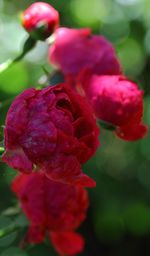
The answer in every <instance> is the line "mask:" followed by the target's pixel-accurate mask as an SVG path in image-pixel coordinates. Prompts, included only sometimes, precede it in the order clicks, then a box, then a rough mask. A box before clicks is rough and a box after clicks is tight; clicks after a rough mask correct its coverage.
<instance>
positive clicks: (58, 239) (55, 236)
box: [49, 231, 84, 256]
mask: <svg viewBox="0 0 150 256" xmlns="http://www.w3.org/2000/svg"><path fill="white" fill-rule="evenodd" d="M49 236H50V239H51V241H52V244H53V245H54V247H55V249H56V251H57V252H58V253H59V254H60V255H61V256H63V255H66V254H67V255H75V254H76V253H79V252H81V251H82V250H83V247H84V240H83V238H82V236H81V235H79V234H77V233H75V232H71V231H67V232H51V233H50V234H49Z"/></svg>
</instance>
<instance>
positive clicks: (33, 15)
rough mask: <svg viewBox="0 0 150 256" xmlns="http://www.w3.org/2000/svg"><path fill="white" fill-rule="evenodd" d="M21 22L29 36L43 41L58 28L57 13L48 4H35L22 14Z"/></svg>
mask: <svg viewBox="0 0 150 256" xmlns="http://www.w3.org/2000/svg"><path fill="white" fill-rule="evenodd" d="M21 21H22V25H23V27H24V28H25V29H26V31H27V32H28V33H30V34H31V36H33V37H34V38H35V39H38V40H45V39H46V38H48V37H49V36H50V35H51V34H52V33H53V32H54V31H55V29H56V28H57V27H58V26H59V13H58V12H57V11H56V10H55V9H54V8H53V7H52V6H51V5H49V4H48V3H44V2H36V3H33V4H32V5H30V6H29V8H28V9H26V10H25V11H24V12H23V14H22V16H21Z"/></svg>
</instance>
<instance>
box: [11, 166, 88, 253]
mask: <svg viewBox="0 0 150 256" xmlns="http://www.w3.org/2000/svg"><path fill="white" fill-rule="evenodd" d="M12 190H13V192H14V193H15V194H16V196H17V197H18V199H19V202H20V205H21V208H22V210H23V212H24V213H25V215H26V216H27V218H28V219H29V222H30V228H29V230H28V233H27V235H26V237H25V239H24V242H23V244H24V245H25V244H26V243H41V242H42V241H43V240H44V237H45V234H46V233H47V234H48V236H49V238H50V240H51V241H52V243H53V245H54V247H55V249H56V251H57V252H58V253H59V254H60V255H64V254H65V255H66V254H67V255H75V254H76V253H78V252H80V251H81V250H82V249H83V246H84V241H83V238H82V237H81V236H80V235H79V234H77V233H75V231H74V230H75V229H76V228H77V227H78V226H79V225H80V224H81V222H82V221H83V220H84V219H85V217H86V212H87V208H88V204H89V201H88V194H87V191H86V190H85V189H83V187H81V186H79V185H76V186H72V185H69V184H63V183H60V182H55V181H52V180H50V179H48V178H47V177H46V176H45V174H44V172H43V171H40V172H38V173H37V172H34V173H32V174H31V175H26V174H20V175H19V176H17V177H16V178H15V179H14V181H13V182H12Z"/></svg>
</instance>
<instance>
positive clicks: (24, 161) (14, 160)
mask: <svg viewBox="0 0 150 256" xmlns="http://www.w3.org/2000/svg"><path fill="white" fill-rule="evenodd" d="M2 160H3V161H4V162H5V163H7V164H8V165H9V166H10V167H12V168H14V169H16V170H19V171H21V172H24V173H31V172H32V167H33V165H32V162H30V160H29V158H28V157H27V155H25V153H24V151H23V149H21V148H16V149H13V150H6V151H5V153H4V154H3V156H2Z"/></svg>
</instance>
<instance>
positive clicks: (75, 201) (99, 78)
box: [2, 2, 147, 255]
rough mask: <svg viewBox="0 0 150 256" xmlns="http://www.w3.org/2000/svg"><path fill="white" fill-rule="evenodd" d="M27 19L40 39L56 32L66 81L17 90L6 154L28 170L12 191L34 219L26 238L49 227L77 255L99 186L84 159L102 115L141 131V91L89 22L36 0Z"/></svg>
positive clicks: (32, 239)
mask: <svg viewBox="0 0 150 256" xmlns="http://www.w3.org/2000/svg"><path fill="white" fill-rule="evenodd" d="M22 24H23V26H24V28H25V29H26V30H27V31H28V32H29V33H30V35H31V36H32V37H33V38H36V39H38V40H47V38H48V37H49V36H51V35H52V36H53V44H52V45H51V46H50V49H49V53H48V58H49V61H50V63H51V64H53V65H54V66H56V67H57V69H58V70H59V71H60V72H61V73H62V74H63V75H64V83H62V84H57V85H55V86H48V87H46V88H43V89H40V90H39V89H34V88H29V89H27V90H25V91H24V92H23V93H21V94H20V95H19V96H17V97H16V99H15V100H14V102H13V103H12V105H11V107H10V109H9V111H8V114H7V118H6V123H5V130H4V135H5V136H4V137H5V152H4V154H3V156H2V159H3V161H4V162H6V163H7V164H8V165H9V166H11V167H12V168H14V169H16V170H19V171H20V172H22V174H20V175H19V176H17V177H16V178H15V180H14V181H13V182H12V190H13V191H14V192H15V194H16V195H17V197H18V199H19V201H20V204H21V207H22V209H23V211H24V213H25V214H26V216H27V218H28V219H29V221H30V223H31V225H30V228H29V230H28V233H27V235H26V237H25V239H24V242H25V243H26V242H27V243H40V242H42V241H43V239H44V236H45V234H46V233H47V235H48V237H49V238H50V239H51V241H52V243H53V245H54V247H55V248H56V251H57V252H58V253H59V254H60V255H75V254H77V253H78V252H80V251H82V249H83V245H84V241H83V238H82V237H81V236H80V235H79V234H77V233H75V229H76V228H77V227H78V226H79V225H80V223H81V222H82V221H83V220H84V218H85V216H86V211H87V208H88V194H87V191H86V190H85V188H84V187H94V186H95V181H94V180H92V179H91V178H90V177H89V176H87V175H86V174H85V173H83V172H82V164H83V163H85V162H87V161H88V160H89V159H90V158H91V157H92V156H93V155H94V153H95V151H96V149H97V148H98V146H99V140H98V136H99V127H98V126H97V124H96V120H100V122H101V123H103V124H106V125H107V126H108V127H109V126H110V127H113V130H114V132H115V133H116V135H117V136H118V137H120V138H121V139H124V140H128V141H134V140H137V139H140V138H143V137H144V136H145V135H146V133H147V127H146V126H145V125H144V124H143V123H142V115H143V91H141V90H140V89H139V88H138V86H137V85H136V84H135V83H133V82H132V81H129V80H128V79H127V78H126V77H125V76H124V75H123V73H122V70H121V67H120V64H119V61H118V59H117V56H116V54H115V51H114V49H113V47H112V45H111V43H110V42H108V40H107V39H106V38H104V37H103V36H100V35H92V33H91V30H90V29H87V28H83V29H71V28H63V27H59V14H58V12H57V11H56V10H55V9H54V8H53V7H51V6H50V5H49V4H47V3H43V2H36V3H34V4H32V5H31V6H30V7H29V8H28V9H27V10H26V11H25V12H24V13H23V15H22ZM47 41H48V40H47Z"/></svg>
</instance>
